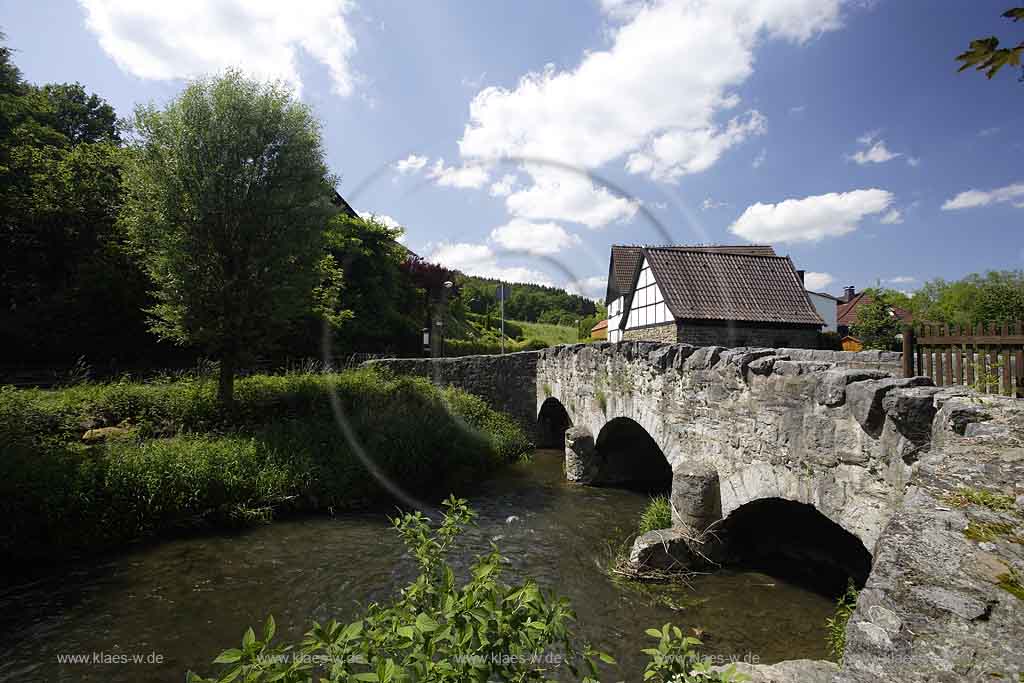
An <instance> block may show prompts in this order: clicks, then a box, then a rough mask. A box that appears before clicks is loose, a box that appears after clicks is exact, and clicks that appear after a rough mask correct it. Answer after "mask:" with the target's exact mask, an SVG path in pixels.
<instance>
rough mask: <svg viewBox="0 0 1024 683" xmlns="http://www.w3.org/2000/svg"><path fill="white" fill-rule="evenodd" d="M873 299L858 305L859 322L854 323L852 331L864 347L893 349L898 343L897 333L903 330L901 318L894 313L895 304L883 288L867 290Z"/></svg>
mask: <svg viewBox="0 0 1024 683" xmlns="http://www.w3.org/2000/svg"><path fill="white" fill-rule="evenodd" d="M866 294H867V295H868V296H870V297H871V301H870V302H869V303H866V304H861V305H860V306H858V307H857V322H855V323H854V324H853V325H852V328H851V330H850V333H851V334H852V335H853V336H854V337H856V338H857V339H859V340H860V341H861V343H862V344H864V348H867V349H880V350H884V351H888V350H892V349H893V348H895V345H896V335H897V334H899V333H900V331H901V323H900V320H899V318H897V317H896V316H895V315H893V310H892V308H893V304H892V303H891V302H890V301H889V299H888V298H887V297H886V295H885V292H884V291H881V290H868V291H867V292H866Z"/></svg>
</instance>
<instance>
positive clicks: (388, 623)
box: [188, 498, 747, 683]
mask: <svg viewBox="0 0 1024 683" xmlns="http://www.w3.org/2000/svg"><path fill="white" fill-rule="evenodd" d="M473 517H474V514H473V512H472V511H471V510H470V509H469V507H468V506H467V504H466V501H464V500H457V499H455V498H449V499H448V500H447V501H445V515H444V517H443V519H442V520H441V522H440V524H439V525H438V526H436V527H435V526H432V525H431V523H430V521H429V520H428V519H427V518H425V517H424V516H423V515H422V514H420V513H419V512H415V513H408V514H405V515H403V516H401V517H399V518H397V519H394V520H393V524H394V528H395V531H396V532H397V533H398V534H399V535H400V536H401V537H402V540H403V541H404V542H405V545H406V547H407V549H408V554H409V556H411V557H414V558H415V559H416V563H417V564H418V565H419V570H420V575H419V577H418V578H417V579H415V580H414V581H413V582H412V583H411V584H409V585H408V586H406V587H405V588H404V589H403V590H401V591H399V592H398V594H397V595H396V597H394V598H393V599H391V600H388V601H385V602H383V603H373V604H371V605H369V607H368V608H367V609H366V612H365V614H364V615H363V616H362V617H361V618H359V619H356V620H355V621H353V622H351V623H348V624H342V623H338V622H336V621H330V622H328V623H326V624H323V625H321V624H318V623H314V624H313V627H312V628H311V629H310V630H309V632H308V633H306V636H305V638H303V640H302V641H301V642H296V643H283V642H278V643H275V642H274V635H275V632H276V624H275V622H274V620H273V617H270V618H268V619H267V621H266V622H265V624H264V626H263V628H262V635H261V636H260V637H257V635H256V632H255V631H254V630H253V629H251V628H250V629H248V630H247V631H246V632H245V634H244V635H243V636H242V640H241V647H240V648H230V649H227V650H225V651H223V652H222V653H221V654H220V655H219V656H218V657H217V658H216V660H215V661H214V664H217V665H221V672H220V673H219V675H218V676H216V677H213V678H203V677H201V676H199V675H196V674H194V673H191V672H190V673H189V676H188V681H189V682H190V683H227V682H228V681H233V680H246V681H253V682H260V681H284V682H285V683H289V682H298V681H308V680H312V679H313V678H315V677H318V676H320V677H322V678H317V680H324V681H339V682H340V681H352V680H356V681H377V682H379V683H386V682H388V681H423V682H437V683H441V682H442V681H481V682H482V681H493V680H501V681H524V682H525V681H550V680H565V678H564V676H565V672H566V671H568V672H569V673H571V674H572V676H573V678H576V679H580V680H582V681H584V682H593V683H596V681H597V680H598V676H599V673H600V671H599V667H600V666H602V665H604V666H612V665H614V664H615V660H614V659H613V658H612V657H611V656H609V655H608V654H605V653H603V652H601V651H599V650H596V649H594V647H593V644H591V643H589V642H587V641H586V640H585V639H584V638H583V637H581V636H580V635H579V634H577V633H576V632H575V628H574V622H575V614H574V613H573V611H572V606H571V605H570V603H569V601H568V599H566V598H564V597H560V596H558V595H555V594H548V593H545V591H543V590H542V589H541V588H540V587H539V586H538V585H537V584H536V582H534V581H533V580H531V579H526V580H525V581H524V582H523V583H522V584H520V585H509V584H507V583H505V581H504V580H503V577H502V572H503V568H504V566H505V564H506V562H507V560H506V558H504V557H503V556H502V555H501V553H500V551H499V549H498V548H497V546H496V545H492V548H491V551H490V552H489V553H487V554H485V555H481V556H479V557H477V559H476V560H475V561H474V562H473V564H472V566H471V568H470V571H469V579H468V581H467V582H466V583H465V584H463V585H461V586H460V585H458V583H457V582H456V578H455V577H456V572H455V571H454V569H453V567H452V566H451V565H450V564H449V563H448V559H447V557H448V555H449V554H450V553H452V552H453V551H454V550H455V549H456V541H457V540H458V537H459V535H460V534H461V533H462V532H463V530H464V529H465V528H466V527H467V526H468V525H470V524H471V523H472V521H473ZM460 574H461V572H460ZM647 634H648V635H649V636H650V637H651V638H652V639H654V641H655V642H654V643H652V647H651V648H648V649H646V650H644V652H645V653H646V654H648V656H649V658H650V660H649V663H648V665H647V668H646V671H645V673H644V680H645V681H650V682H651V683H668V682H669V681H673V682H678V683H697V682H698V681H700V682H703V683H715V682H718V683H727V682H730V681H742V680H747V679H746V677H745V676H741V675H738V674H736V673H735V671H734V669H733V667H730V668H729V670H727V671H725V672H717V671H711V664H710V661H708V660H705V659H702V657H701V655H700V652H699V649H698V648H699V647H700V645H701V642H700V640H698V639H697V638H694V637H692V636H684V635H683V632H682V629H680V628H679V627H676V626H672V625H670V624H665V625H664V626H662V627H661V628H660V629H654V628H652V629H648V630H647Z"/></svg>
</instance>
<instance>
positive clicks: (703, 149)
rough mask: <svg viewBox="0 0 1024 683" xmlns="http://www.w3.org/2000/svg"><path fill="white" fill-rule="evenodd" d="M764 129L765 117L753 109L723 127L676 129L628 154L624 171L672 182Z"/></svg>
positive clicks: (711, 162) (704, 166)
mask: <svg viewBox="0 0 1024 683" xmlns="http://www.w3.org/2000/svg"><path fill="white" fill-rule="evenodd" d="M764 132H765V118H764V116H763V115H762V114H761V112H759V111H757V110H756V109H755V110H752V111H749V112H747V114H746V115H744V116H742V117H741V116H737V117H734V118H732V119H730V120H729V123H728V124H727V125H726V126H725V128H724V129H720V128H718V127H716V126H709V127H706V128H699V129H680V128H677V129H675V130H672V131H669V132H668V133H664V134H662V135H659V136H657V137H656V138H654V139H653V140H652V141H651V142H650V144H649V145H647V147H646V148H645V149H644V150H643V151H641V152H634V153H632V154H630V155H629V159H628V160H627V161H626V170H627V171H629V172H630V173H645V174H647V175H649V176H650V177H652V178H654V179H655V180H663V181H668V182H673V181H676V180H678V179H679V178H680V177H681V176H684V175H690V174H693V173H700V172H701V171H706V170H707V169H709V168H711V167H712V166H713V165H714V164H715V162H716V161H718V159H719V158H720V157H721V156H722V154H723V153H724V152H725V151H726V150H727V149H729V148H730V147H733V146H735V145H738V144H739V143H741V142H743V141H744V140H746V139H747V138H748V137H750V136H751V135H762V134H764Z"/></svg>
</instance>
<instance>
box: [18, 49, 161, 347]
mask: <svg viewBox="0 0 1024 683" xmlns="http://www.w3.org/2000/svg"><path fill="white" fill-rule="evenodd" d="M119 143H120V139H119V135H118V131H117V122H116V116H115V114H114V110H113V109H112V108H111V107H110V105H108V104H107V103H106V102H104V101H103V100H102V99H101V98H99V97H98V96H96V95H90V94H87V93H86V91H85V89H84V88H83V87H82V86H81V85H79V84H77V83H75V84H61V85H54V84H51V85H46V86H43V87H35V86H33V85H31V84H28V83H25V82H24V81H23V80H22V78H21V74H20V72H19V71H18V69H17V67H16V66H15V65H14V64H13V63H12V61H11V52H10V50H9V49H8V48H6V47H5V48H0V345H2V346H3V347H4V348H5V350H6V351H7V352H8V356H7V357H8V358H9V359H11V360H14V361H16V362H18V363H25V362H27V361H31V360H37V359H38V360H43V359H45V360H50V361H68V360H73V359H74V358H76V357H78V356H79V355H82V354H84V355H86V356H87V357H91V356H94V355H96V354H104V355H108V356H110V355H118V354H119V353H120V354H130V353H131V352H132V351H134V352H136V353H146V351H148V350H149V349H150V348H151V347H152V343H151V340H150V339H149V338H148V335H146V333H145V329H144V326H143V325H142V322H141V318H140V316H139V315H138V310H139V308H140V307H142V306H143V305H145V302H146V291H145V287H144V286H143V282H144V281H143V279H142V275H141V272H140V271H139V270H138V269H137V268H135V267H134V266H133V265H132V264H131V263H130V262H129V261H128V259H127V257H126V256H125V254H124V253H123V252H122V250H121V249H120V248H119V246H120V245H119V240H118V237H117V234H116V231H115V228H114V223H115V219H116V215H117V211H118V208H119V205H120V171H121V165H122V161H123V150H122V149H121V147H120V145H119Z"/></svg>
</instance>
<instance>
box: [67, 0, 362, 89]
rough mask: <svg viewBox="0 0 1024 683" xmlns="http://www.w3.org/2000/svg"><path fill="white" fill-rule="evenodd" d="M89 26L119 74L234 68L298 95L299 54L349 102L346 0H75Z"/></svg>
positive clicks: (164, 75)
mask: <svg viewBox="0 0 1024 683" xmlns="http://www.w3.org/2000/svg"><path fill="white" fill-rule="evenodd" d="M79 4H81V5H82V7H83V8H84V9H85V12H86V26H88V28H89V30H90V31H92V32H93V33H94V34H95V35H96V36H97V38H98V39H99V43H100V46H101V47H102V48H103V51H104V52H106V53H107V54H108V55H110V57H111V58H112V59H113V60H114V61H115V62H116V63H117V65H118V66H119V67H120V68H121V69H122V70H124V71H126V72H128V73H130V74H132V75H133V76H138V77H139V78H143V79H148V80H176V79H184V78H192V77H195V76H199V75H203V74H207V73H211V72H218V71H223V70H224V69H226V68H229V67H238V68H241V69H243V70H244V71H245V72H246V73H249V74H252V75H254V76H257V77H259V78H271V79H283V80H285V81H288V82H289V83H291V84H292V86H293V87H294V88H295V90H296V92H300V91H301V88H302V79H301V77H300V69H299V52H300V51H301V52H303V53H305V54H306V55H308V56H310V57H312V58H313V59H315V60H316V61H317V62H319V63H320V64H322V65H323V66H325V67H326V68H327V71H328V74H329V76H330V79H331V86H332V89H333V91H334V92H335V93H337V94H338V95H343V96H344V95H350V94H351V93H352V91H353V89H354V85H355V82H356V80H357V79H356V75H355V73H354V72H353V70H352V67H351V64H350V63H349V60H350V59H351V57H352V55H353V53H354V52H355V50H356V41H355V37H354V36H353V35H352V32H351V31H350V29H349V25H348V18H347V16H346V15H347V14H348V13H349V12H350V11H351V9H352V7H353V4H352V3H351V2H349V0H304V1H303V2H297V3H287V2H280V1H279V0H221V1H220V2H208V1H207V0H179V1H178V2H144V1H140V0H79Z"/></svg>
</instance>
